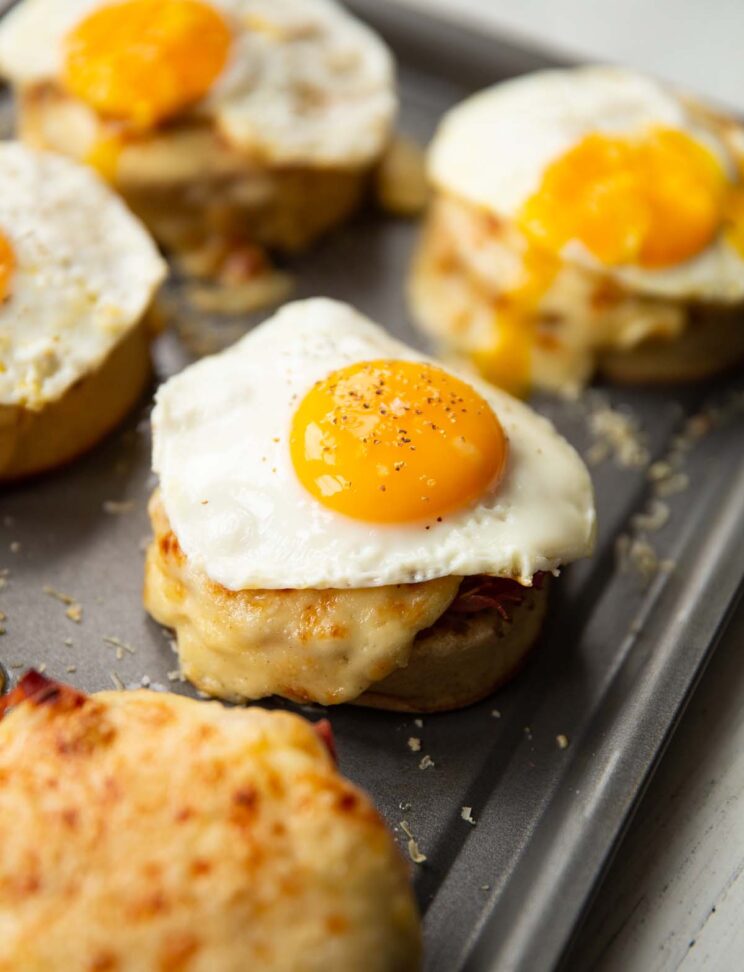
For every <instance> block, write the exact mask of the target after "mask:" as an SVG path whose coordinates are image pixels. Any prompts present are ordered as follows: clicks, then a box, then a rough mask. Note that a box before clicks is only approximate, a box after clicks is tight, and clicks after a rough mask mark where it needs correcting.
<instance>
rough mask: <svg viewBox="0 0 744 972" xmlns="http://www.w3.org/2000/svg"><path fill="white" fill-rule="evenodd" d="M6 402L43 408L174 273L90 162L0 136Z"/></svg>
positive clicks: (93, 363) (2, 383)
mask: <svg viewBox="0 0 744 972" xmlns="http://www.w3.org/2000/svg"><path fill="white" fill-rule="evenodd" d="M0 185H1V186H2V193H0V232H2V233H3V235H4V236H5V237H6V238H7V239H8V240H9V241H10V243H11V246H12V248H13V251H14V255H15V267H14V269H13V271H12V274H11V277H10V287H9V296H8V298H7V299H6V300H5V301H4V302H3V303H2V304H0V403H2V404H4V405H23V406H25V407H28V408H40V407H42V406H43V405H44V404H45V403H47V402H49V401H52V400H54V399H56V398H58V397H59V396H60V395H62V394H63V393H64V392H65V391H67V389H68V388H69V387H70V386H71V385H72V384H73V383H74V382H75V381H77V379H78V378H80V377H82V376H83V375H85V374H87V373H88V372H90V371H92V370H94V369H95V368H96V367H98V365H100V364H101V363H102V361H103V360H104V358H105V357H106V356H107V355H108V353H109V352H110V351H111V350H112V348H113V347H114V345H115V344H116V343H117V342H118V341H119V339H120V338H121V337H122V336H123V335H124V334H125V332H126V331H127V330H128V329H129V328H131V327H132V326H134V325H135V324H137V323H138V322H139V321H140V319H141V318H142V315H143V314H144V312H145V311H146V310H147V308H148V306H149V304H150V301H151V300H152V296H153V294H154V292H155V290H156V288H157V287H158V285H159V284H160V282H161V281H162V279H163V277H164V276H165V265H164V263H163V261H162V259H161V258H160V256H159V254H158V252H157V250H156V248H155V245H154V244H153V242H152V240H151V239H150V237H149V235H148V233H147V231H146V230H145V228H144V227H143V226H142V224H141V223H140V222H139V220H137V219H136V218H135V217H134V216H133V215H132V214H131V213H130V212H129V210H128V209H127V208H126V207H125V206H124V204H123V203H122V202H121V201H120V200H119V198H118V197H117V196H115V195H114V193H113V192H112V191H111V190H110V189H109V188H107V187H106V186H105V185H104V184H103V183H102V182H101V181H100V179H98V177H97V176H96V175H95V174H94V173H93V172H92V171H91V170H90V169H87V168H86V167H84V166H81V165H78V164H77V163H75V162H71V161H69V160H68V159H64V158H61V157H60V156H56V155H52V154H50V153H46V152H36V151H33V150H31V149H28V148H26V147H25V146H22V145H19V144H18V143H15V142H1V143H0Z"/></svg>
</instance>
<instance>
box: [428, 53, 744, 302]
mask: <svg viewBox="0 0 744 972" xmlns="http://www.w3.org/2000/svg"><path fill="white" fill-rule="evenodd" d="M732 124H733V123H732ZM429 166H430V167H429V171H430V176H431V179H432V180H433V182H434V184H435V185H436V187H437V188H438V189H439V190H441V191H443V192H447V193H449V194H451V195H453V196H455V197H457V198H459V199H461V200H463V201H465V202H467V203H469V204H472V205H474V206H477V207H481V208H483V209H485V210H487V211H489V212H491V213H493V214H494V215H496V216H497V217H498V218H501V219H503V220H508V221H509V222H510V223H512V224H513V225H514V226H516V227H518V228H519V230H521V232H522V234H523V235H524V237H525V238H526V240H527V241H528V243H529V244H531V245H532V246H533V247H534V248H535V249H539V250H541V251H542V252H544V253H545V254H547V255H548V257H550V256H552V257H554V258H556V259H558V260H563V261H567V262H573V263H576V264H579V265H584V266H587V267H589V268H590V269H593V270H599V271H601V272H602V273H603V274H604V275H606V276H607V277H609V278H611V279H614V280H616V281H617V282H618V283H619V284H621V285H622V286H624V287H626V288H628V289H630V290H632V291H634V292H636V293H639V294H645V295H648V296H655V297H662V298H673V299H683V300H684V299H701V300H707V301H713V302H731V303H733V302H737V301H740V300H742V299H744V246H742V237H743V235H744V234H742V231H741V225H740V224H741V214H742V211H744V207H743V206H742V202H741V200H742V193H743V192H744V190H743V189H742V184H741V175H740V173H739V171H738V167H737V159H736V158H735V157H734V155H733V154H732V152H731V142H730V140H728V139H725V138H724V137H723V135H722V133H721V130H720V126H718V125H716V124H714V123H713V122H712V119H711V117H710V116H709V115H707V114H706V113H705V112H704V111H703V110H700V109H698V108H696V106H694V105H693V104H691V103H689V102H685V101H683V100H682V99H681V98H679V97H677V96H676V95H675V94H674V93H673V92H671V91H669V90H667V89H665V88H664V87H662V86H661V85H660V84H658V83H657V82H655V81H654V80H652V79H650V78H646V77H643V76H641V75H638V74H635V73H633V72H631V71H628V70H624V69H620V68H611V67H588V68H580V69H575V70H554V71H543V72H538V73H535V74H532V75H528V76H525V77H522V78H517V79H515V80H512V81H508V82H506V83H503V84H499V85H496V86H494V87H493V88H490V89H488V90H486V91H483V92H481V93H480V94H477V95H475V96H474V97H472V98H469V99H468V100H466V101H465V102H463V103H462V104H461V105H459V106H458V107H456V108H455V109H454V110H453V111H451V112H450V113H449V114H448V115H447V116H446V117H445V119H444V121H443V122H442V124H441V126H440V128H439V131H438V133H437V134H436V136H435V139H434V142H433V144H432V147H431V153H430V163H429ZM553 272H555V271H553ZM549 282H550V278H549V279H548V282H547V284H543V289H544V287H545V286H546V285H549ZM527 286H529V284H528V285H527ZM533 289H534V288H533Z"/></svg>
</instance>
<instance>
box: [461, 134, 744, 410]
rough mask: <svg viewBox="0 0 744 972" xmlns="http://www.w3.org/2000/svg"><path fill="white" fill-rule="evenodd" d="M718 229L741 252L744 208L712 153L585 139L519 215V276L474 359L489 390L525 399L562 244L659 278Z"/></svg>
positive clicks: (678, 144) (688, 144)
mask: <svg viewBox="0 0 744 972" xmlns="http://www.w3.org/2000/svg"><path fill="white" fill-rule="evenodd" d="M737 209H738V212H739V213H740V214H741V215H740V216H739V217H737V216H736V212H737ZM724 220H726V222H727V223H730V226H729V228H728V235H729V239H730V240H731V242H732V243H733V245H735V246H737V247H738V248H739V249H740V251H741V252H742V253H744V229H743V228H742V227H744V200H743V199H742V198H739V199H738V202H737V198H736V197H734V196H733V195H732V192H731V187H730V186H729V184H728V183H727V180H726V177H725V174H724V171H723V169H722V167H721V165H720V163H719V161H718V159H717V158H716V157H715V156H714V155H713V153H712V152H710V151H709V149H707V148H706V147H705V146H704V145H702V144H701V143H700V142H697V141H695V140H694V139H693V138H691V137H690V136H689V135H686V134H685V133H684V132H681V131H677V130H675V129H667V128H655V129H653V130H651V131H649V132H648V133H647V134H646V135H645V136H643V137H639V138H630V137H627V136H612V135H604V134H598V133H595V134H590V135H587V136H585V137H584V138H583V139H582V140H581V141H580V142H578V143H577V144H576V145H574V146H573V147H572V148H570V149H569V150H568V151H567V152H565V153H564V154H563V155H561V156H560V157H559V158H557V159H556V160H555V161H553V162H552V163H551V164H550V165H549V166H548V167H547V168H546V170H545V172H544V174H543V177H542V181H541V183H540V185H539V187H538V188H537V190H536V191H535V193H533V195H532V196H531V197H530V198H529V199H528V200H527V202H526V203H525V204H524V206H523V207H522V210H521V212H520V213H519V215H518V219H517V224H518V227H519V228H520V229H521V231H522V233H523V235H524V237H525V240H526V244H527V249H526V253H525V256H524V259H523V263H524V266H523V270H524V273H523V277H522V280H521V281H520V283H519V284H518V285H517V286H516V287H514V288H513V289H512V290H511V291H509V292H507V293H505V294H503V295H502V298H501V301H500V306H499V307H498V308H497V309H496V310H495V312H494V328H493V339H492V343H491V344H490V345H488V346H486V347H484V348H482V349H481V350H479V351H478V352H476V354H475V355H474V361H475V364H476V365H477V367H478V368H479V370H480V371H481V372H482V373H483V375H484V376H485V377H486V378H488V379H489V380H490V381H493V382H494V383H495V384H497V385H500V386H502V387H503V388H506V389H507V390H508V391H511V392H512V393H513V394H517V395H524V394H526V392H527V391H528V389H529V383H530V371H531V359H532V353H533V350H534V347H535V343H536V340H537V319H538V314H539V307H540V303H541V301H542V298H543V297H544V296H545V294H546V292H547V291H548V290H549V288H550V285H551V283H552V282H553V279H554V277H555V275H556V274H557V272H558V270H559V269H560V257H561V253H562V250H563V248H564V247H565V246H566V244H567V243H569V242H571V241H578V242H580V243H583V245H584V246H585V247H586V249H587V250H589V252H590V253H592V254H593V255H594V257H596V259H597V260H599V261H600V262H601V263H603V264H605V265H606V266H619V265H623V264H625V265H629V264H633V265H636V266H639V267H643V268H645V269H648V270H657V269H663V268H665V267H670V266H674V265H675V264H678V263H682V262H684V261H685V260H689V259H691V258H693V257H695V256H696V255H697V254H698V253H700V252H701V251H702V250H704V249H705V247H707V246H708V245H709V244H710V243H711V242H712V241H713V240H714V239H715V237H716V236H717V234H718V233H719V232H720V230H721V228H722V226H723V224H724Z"/></svg>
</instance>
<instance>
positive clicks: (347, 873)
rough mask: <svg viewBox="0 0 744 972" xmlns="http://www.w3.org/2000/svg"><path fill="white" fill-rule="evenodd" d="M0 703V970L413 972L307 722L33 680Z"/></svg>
mask: <svg viewBox="0 0 744 972" xmlns="http://www.w3.org/2000/svg"><path fill="white" fill-rule="evenodd" d="M2 709H4V710H8V711H6V714H5V717H4V718H3V720H2V722H1V723H0V779H1V780H2V781H3V782H2V786H0V841H1V842H2V847H3V853H2V855H0V930H2V934H1V935H0V970H2V972H20V970H23V972H42V970H43V972H90V970H93V969H96V970H104V969H106V970H112V972H114V970H116V972H150V970H152V972H165V970H168V972H243V970H245V969H251V970H255V972H260V970H267V972H269V970H270V972H321V970H325V972H335V970H338V972H348V970H351V969H365V970H369V972H415V970H416V969H418V968H419V961H420V931H419V923H418V918H417V914H416V908H415V905H414V902H413V897H412V894H411V890H410V887H409V884H408V880H407V875H406V868H405V866H404V863H403V861H402V859H401V857H400V855H399V853H398V851H397V849H396V847H395V845H394V843H393V840H392V838H391V836H390V834H389V833H388V832H387V830H386V828H385V826H384V824H383V822H382V820H381V819H380V817H379V816H378V814H377V813H376V811H375V810H374V808H373V807H372V805H371V804H370V802H369V800H368V799H367V797H366V796H364V795H363V794H362V793H360V792H359V791H358V790H357V789H356V788H355V787H353V786H352V785H351V784H350V783H348V782H347V781H346V780H344V779H343V778H342V777H341V776H340V775H339V773H338V771H337V770H336V767H335V765H334V763H333V759H332V757H331V754H330V752H329V750H328V747H327V745H326V744H325V743H324V742H323V741H322V740H321V738H320V736H319V734H318V733H317V732H316V731H314V729H313V727H312V726H311V725H309V724H308V723H307V722H305V721H304V720H303V719H300V718H299V717H297V716H294V715H290V714H289V713H284V712H267V711H264V710H261V709H258V708H252V709H227V708H224V707H223V706H221V705H219V704H217V703H203V702H197V701H194V700H191V699H187V698H183V697H180V696H177V695H171V694H165V693H155V692H146V691H136V692H102V693H98V694H96V695H92V696H86V695H83V694H82V693H80V692H78V691H76V690H75V689H73V688H70V687H69V686H64V685H60V684H58V683H54V682H51V681H49V680H48V679H46V678H44V677H42V676H40V675H38V674H36V673H29V674H28V675H27V676H26V677H25V678H24V679H23V681H22V682H21V684H20V685H19V687H18V688H16V689H15V690H14V691H13V692H12V693H11V695H10V696H8V697H7V698H6V699H4V700H3V701H2Z"/></svg>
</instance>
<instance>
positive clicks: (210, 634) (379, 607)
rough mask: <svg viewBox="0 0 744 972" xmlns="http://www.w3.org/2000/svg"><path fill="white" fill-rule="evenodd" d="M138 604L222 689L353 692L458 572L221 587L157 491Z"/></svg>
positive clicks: (349, 695) (381, 668)
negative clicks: (417, 580) (375, 581)
mask: <svg viewBox="0 0 744 972" xmlns="http://www.w3.org/2000/svg"><path fill="white" fill-rule="evenodd" d="M150 515H151V518H152V521H153V527H154V530H155V539H154V541H153V543H152V544H151V545H150V548H149V550H148V554H147V564H146V574H145V606H146V608H147V610H148V611H149V612H150V614H152V615H153V617H154V618H155V619H156V620H157V621H159V622H160V623H161V624H165V625H167V626H168V627H171V628H174V629H175V630H176V633H177V636H178V651H179V655H180V659H181V667H182V670H183V673H184V674H185V676H186V677H187V678H188V679H189V681H191V682H193V683H194V684H195V685H196V686H197V687H198V688H200V689H202V690H203V691H205V692H207V693H209V694H210V695H216V696H219V697H221V698H247V699H255V698H261V697H263V696H266V695H273V694H278V695H283V696H285V697H287V698H291V699H296V700H297V701H308V700H313V701H318V702H322V703H324V704H332V703H338V702H346V701H350V700H351V699H354V698H356V697H357V696H358V695H360V694H361V693H362V692H363V691H364V690H365V689H366V688H367V687H368V686H369V685H371V684H372V683H373V682H377V681H380V680H381V679H383V678H385V677H386V676H388V675H390V674H391V673H392V672H394V671H396V670H397V669H399V668H402V667H404V666H405V665H406V664H407V662H408V660H409V657H410V654H411V650H412V647H413V642H414V639H415V637H416V634H417V633H418V632H419V631H422V630H423V629H425V628H428V627H430V626H431V625H432V624H433V623H434V622H435V621H436V620H437V619H438V618H439V617H440V616H441V615H442V614H443V613H444V612H445V611H446V610H447V608H448V607H449V605H450V604H451V602H452V601H453V600H454V598H455V596H456V595H457V591H458V589H459V586H460V580H461V578H459V577H443V578H440V579H438V580H432V581H427V582H425V583H421V584H398V585H392V586H383V587H368V588H360V589H344V590H333V589H330V590H324V591H315V590H260V591H229V590H227V589H226V588H224V587H222V586H220V585H219V584H215V583H213V582H212V581H210V580H209V578H207V577H206V576H205V575H204V574H203V573H202V572H201V571H199V570H198V569H197V568H195V567H194V566H193V565H191V564H190V563H189V561H188V559H187V558H186V557H185V555H184V554H183V552H182V551H181V549H180V546H179V544H178V540H177V539H176V537H175V535H174V534H173V532H172V531H171V529H170V525H169V523H168V520H167V517H166V514H165V511H164V509H163V507H162V504H161V502H160V499H159V497H158V494H157V493H156V494H155V495H154V497H153V499H152V500H151V503H150Z"/></svg>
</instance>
